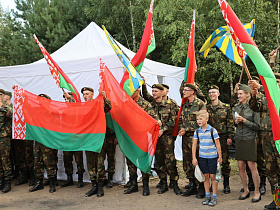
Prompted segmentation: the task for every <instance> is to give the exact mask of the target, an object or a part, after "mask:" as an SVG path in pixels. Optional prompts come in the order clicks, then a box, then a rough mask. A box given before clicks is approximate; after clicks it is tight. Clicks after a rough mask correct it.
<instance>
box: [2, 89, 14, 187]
mask: <svg viewBox="0 0 280 210" xmlns="http://www.w3.org/2000/svg"><path fill="white" fill-rule="evenodd" d="M4 95H5V91H4V90H3V89H0V190H2V193H7V192H9V191H10V190H11V179H12V177H13V175H12V165H11V159H10V151H11V134H12V115H13V109H12V108H11V106H10V105H7V104H5V103H4V100H3V96H4Z"/></svg>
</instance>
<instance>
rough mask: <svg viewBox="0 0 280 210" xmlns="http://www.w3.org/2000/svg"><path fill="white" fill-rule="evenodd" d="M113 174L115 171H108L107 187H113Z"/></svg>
mask: <svg viewBox="0 0 280 210" xmlns="http://www.w3.org/2000/svg"><path fill="white" fill-rule="evenodd" d="M113 175H114V173H108V180H107V188H112V187H113Z"/></svg>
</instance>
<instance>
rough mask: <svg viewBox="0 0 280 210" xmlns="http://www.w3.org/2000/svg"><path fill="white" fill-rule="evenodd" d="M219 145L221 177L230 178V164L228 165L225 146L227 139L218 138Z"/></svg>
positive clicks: (227, 154)
mask: <svg viewBox="0 0 280 210" xmlns="http://www.w3.org/2000/svg"><path fill="white" fill-rule="evenodd" d="M220 144H221V150H222V158H223V162H222V167H221V171H222V176H223V177H229V176H230V171H231V167H230V163H229V146H228V145H227V137H222V136H220Z"/></svg>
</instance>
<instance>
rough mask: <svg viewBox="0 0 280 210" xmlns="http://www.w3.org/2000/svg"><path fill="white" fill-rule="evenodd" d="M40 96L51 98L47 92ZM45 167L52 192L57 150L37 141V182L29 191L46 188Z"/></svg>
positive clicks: (35, 165)
mask: <svg viewBox="0 0 280 210" xmlns="http://www.w3.org/2000/svg"><path fill="white" fill-rule="evenodd" d="M39 96H40V97H43V98H46V99H51V98H50V97H49V96H48V95H46V94H39ZM44 168H46V169H47V174H48V180H49V182H50V190H49V192H50V193H53V192H55V191H56V188H55V185H56V173H57V150H55V149H52V148H48V147H46V146H44V145H43V144H41V143H39V142H36V141H35V146H34V171H35V176H36V180H37V183H36V185H35V186H34V187H32V188H30V189H29V192H34V191H37V190H42V189H44V184H43V179H44Z"/></svg>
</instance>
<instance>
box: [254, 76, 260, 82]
mask: <svg viewBox="0 0 280 210" xmlns="http://www.w3.org/2000/svg"><path fill="white" fill-rule="evenodd" d="M252 79H253V80H256V81H258V82H260V81H261V80H260V78H259V77H258V76H252Z"/></svg>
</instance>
